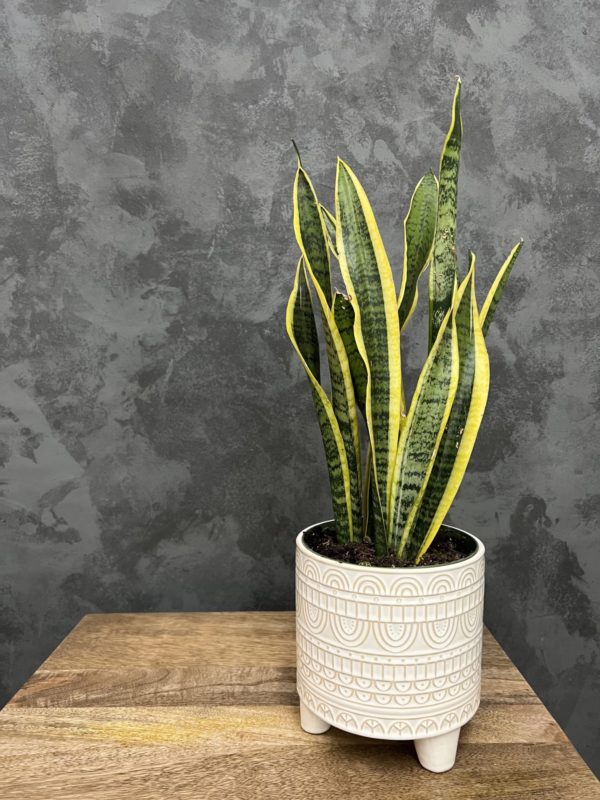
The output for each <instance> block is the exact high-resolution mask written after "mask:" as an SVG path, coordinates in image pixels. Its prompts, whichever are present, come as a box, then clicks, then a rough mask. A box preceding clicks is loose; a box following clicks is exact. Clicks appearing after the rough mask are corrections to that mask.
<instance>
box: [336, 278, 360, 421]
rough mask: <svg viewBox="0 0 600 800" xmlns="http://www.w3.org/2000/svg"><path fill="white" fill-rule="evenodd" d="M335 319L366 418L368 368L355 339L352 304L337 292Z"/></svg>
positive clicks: (357, 400)
mask: <svg viewBox="0 0 600 800" xmlns="http://www.w3.org/2000/svg"><path fill="white" fill-rule="evenodd" d="M333 317H334V319H335V322H336V325H337V329H338V331H339V332H340V336H341V337H342V342H343V343H344V348H345V350H346V355H347V356H348V363H349V365H350V373H351V375H352V383H353V385H354V394H355V397H356V402H357V404H358V407H359V408H360V410H361V413H362V414H363V416H364V415H365V404H366V399H367V368H366V367H365V362H364V361H363V359H362V356H361V354H360V353H359V352H358V347H357V346H356V339H355V338H354V309H353V307H352V303H351V302H350V300H349V299H348V298H347V297H346V295H344V294H341V292H336V293H335V294H334V297H333Z"/></svg>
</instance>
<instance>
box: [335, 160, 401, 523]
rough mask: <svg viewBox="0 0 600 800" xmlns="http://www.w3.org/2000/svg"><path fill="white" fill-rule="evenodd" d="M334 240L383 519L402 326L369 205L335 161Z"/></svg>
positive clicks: (394, 441)
mask: <svg viewBox="0 0 600 800" xmlns="http://www.w3.org/2000/svg"><path fill="white" fill-rule="evenodd" d="M335 210H336V223H337V230H336V233H337V235H336V242H337V248H338V256H339V261H340V269H341V271H342V276H343V278H344V281H345V283H346V289H347V292H348V295H349V297H350V302H351V303H352V306H353V308H354V315H355V316H354V338H355V340H356V345H357V347H358V351H359V353H360V354H361V356H362V359H363V362H364V364H365V367H366V370H367V391H366V399H365V415H366V421H367V428H368V431H369V438H370V442H371V447H372V450H373V462H374V470H373V476H372V478H373V481H374V485H375V488H376V491H377V496H378V499H379V502H380V504H381V511H382V513H381V518H382V520H383V521H384V523H386V520H387V514H388V503H389V497H390V494H391V491H390V490H391V481H392V472H393V466H394V462H395V458H396V449H397V446H398V435H399V430H400V416H401V413H402V404H401V399H400V398H401V377H400V326H399V324H398V308H397V297H396V289H395V287H394V280H393V277H392V270H391V268H390V264H389V261H388V258H387V255H386V252H385V249H384V247H383V242H382V240H381V235H380V233H379V229H378V227H377V223H376V222H375V217H374V215H373V210H372V208H371V204H370V203H369V200H368V199H367V196H366V194H365V191H364V189H363V188H362V186H361V185H360V183H359V181H358V179H357V177H356V176H355V175H354V173H353V172H352V170H351V169H350V167H349V166H348V165H347V164H345V163H344V162H343V161H342V160H341V159H338V167H337V176H336V191H335Z"/></svg>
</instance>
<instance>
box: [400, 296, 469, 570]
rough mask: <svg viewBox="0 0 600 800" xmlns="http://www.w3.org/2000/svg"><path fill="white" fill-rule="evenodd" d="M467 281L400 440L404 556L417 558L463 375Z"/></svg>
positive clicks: (441, 331)
mask: <svg viewBox="0 0 600 800" xmlns="http://www.w3.org/2000/svg"><path fill="white" fill-rule="evenodd" d="M465 286H466V284H464V283H463V284H462V285H461V287H460V288H459V289H458V291H456V289H455V293H454V298H455V304H454V306H453V307H451V308H450V309H448V311H447V312H446V317H445V318H444V320H443V322H442V325H441V327H440V329H439V331H438V337H437V339H436V341H435V343H434V345H433V347H432V348H431V351H430V352H429V355H428V357H427V360H426V362H425V365H424V367H423V369H422V371H421V374H420V376H419V379H418V381H417V386H416V388H415V392H414V395H413V399H412V402H411V404H410V408H409V410H408V415H407V418H406V423H405V425H404V426H403V428H402V434H401V436H400V442H399V444H398V458H397V461H396V467H395V470H394V494H393V497H392V508H393V514H392V519H391V530H390V533H391V537H390V538H391V544H392V546H393V548H394V549H395V550H396V552H397V554H398V556H399V557H403V558H414V557H415V556H416V552H413V538H412V536H411V533H412V527H413V521H414V519H415V517H416V514H417V512H418V510H419V506H420V504H421V500H422V497H423V493H424V491H425V488H426V486H427V482H428V480H429V476H430V473H431V471H432V469H433V466H434V463H435V459H436V455H437V452H438V448H439V446H440V442H441V440H442V437H443V435H444V429H445V427H446V424H447V421H448V418H449V415H450V411H451V409H452V404H453V401H454V396H455V393H456V389H457V386H458V378H459V349H458V337H457V330H456V314H455V309H456V307H457V306H458V304H460V300H461V297H462V296H463V293H464V291H465Z"/></svg>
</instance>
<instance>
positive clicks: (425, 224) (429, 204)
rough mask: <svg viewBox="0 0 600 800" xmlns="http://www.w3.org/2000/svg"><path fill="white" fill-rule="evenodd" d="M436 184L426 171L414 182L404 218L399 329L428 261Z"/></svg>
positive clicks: (407, 316)
mask: <svg viewBox="0 0 600 800" xmlns="http://www.w3.org/2000/svg"><path fill="white" fill-rule="evenodd" d="M437 199H438V182H437V178H436V177H435V175H434V174H433V172H428V173H427V175H424V176H423V177H422V178H421V180H420V181H419V182H418V183H417V185H416V188H415V191H414V192H413V196H412V198H411V201H410V206H409V209H408V213H407V215H406V217H405V219H404V264H403V268H402V286H401V287H400V293H399V295H398V318H399V320H400V329H401V330H402V328H404V327H405V326H406V323H407V322H408V320H409V319H410V317H411V316H412V313H413V311H414V309H415V306H416V305H417V298H418V290H417V282H418V280H419V277H420V276H421V273H422V272H423V270H424V269H425V268H426V266H427V264H428V263H429V260H430V258H431V253H432V249H433V239H434V235H435V223H436V216H437Z"/></svg>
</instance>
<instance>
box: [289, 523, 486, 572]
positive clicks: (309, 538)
mask: <svg viewBox="0 0 600 800" xmlns="http://www.w3.org/2000/svg"><path fill="white" fill-rule="evenodd" d="M304 544H305V545H306V546H307V547H309V548H310V549H311V550H314V552H315V553H318V554H319V555H320V556H324V557H325V558H331V559H333V560H334V561H340V562H342V563H343V564H357V565H360V566H363V567H391V568H394V567H415V566H416V565H415V564H414V562H412V561H407V560H406V559H399V558H397V557H396V556H395V555H393V554H389V555H385V556H378V555H376V554H375V545H374V544H373V542H371V541H370V540H369V539H364V540H362V541H354V542H345V543H343V544H342V543H338V542H337V541H336V540H335V531H334V530H332V529H331V528H327V527H323V528H320V527H318V528H313V529H312V530H310V531H307V532H306V533H305V534H304ZM474 552H475V546H474V543H473V540H472V539H471V538H469V537H467V536H465V534H463V533H460V532H459V531H455V530H453V529H452V528H447V527H445V526H442V527H441V528H440V531H439V533H438V534H437V536H436V537H435V539H434V540H433V542H432V543H431V546H430V547H429V549H428V550H427V552H426V553H425V555H424V556H423V558H422V559H421V561H420V562H419V565H418V566H419V567H432V566H434V565H435V564H449V563H450V562H452V561H460V560H461V559H463V558H468V557H469V556H471V555H473V553H474Z"/></svg>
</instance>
